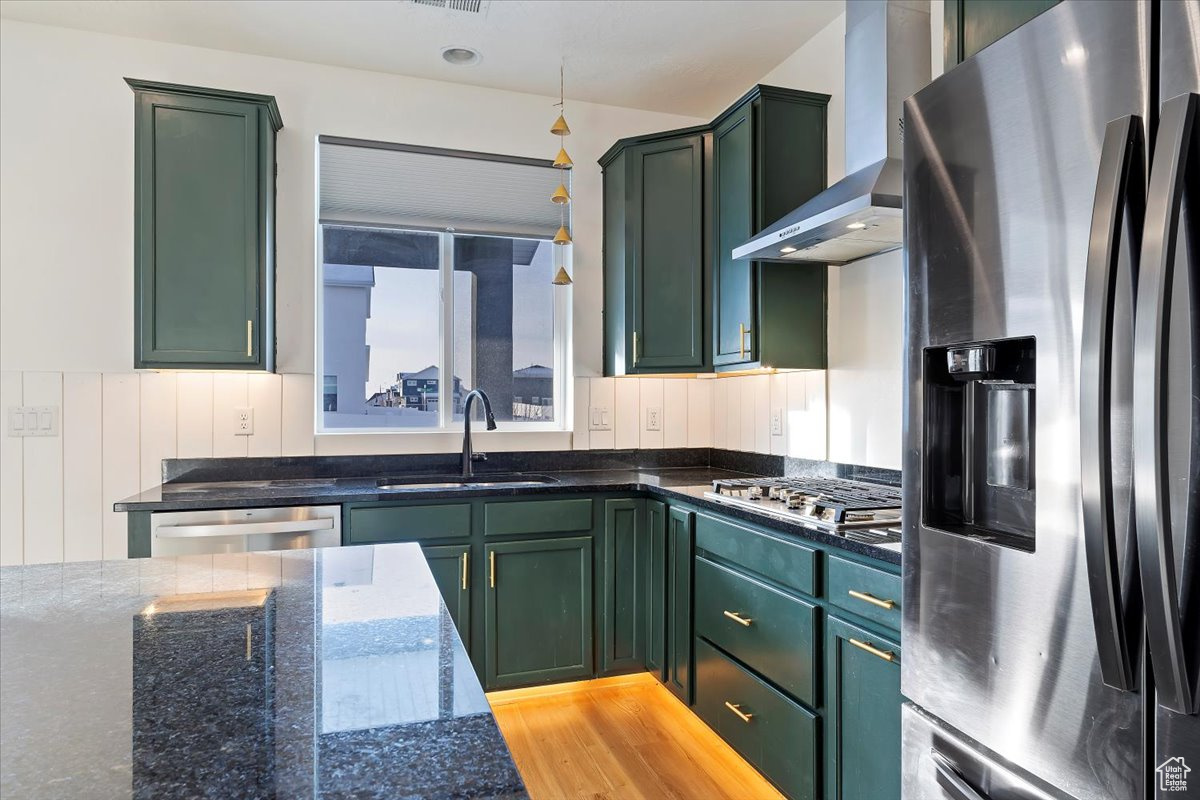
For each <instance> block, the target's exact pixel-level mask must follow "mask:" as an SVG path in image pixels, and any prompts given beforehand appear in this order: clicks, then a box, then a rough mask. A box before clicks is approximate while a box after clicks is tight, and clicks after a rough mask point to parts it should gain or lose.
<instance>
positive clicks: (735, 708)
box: [725, 700, 754, 722]
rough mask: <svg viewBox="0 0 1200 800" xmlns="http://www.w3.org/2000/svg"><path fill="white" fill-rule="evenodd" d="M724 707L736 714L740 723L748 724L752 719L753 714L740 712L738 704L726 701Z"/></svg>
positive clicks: (740, 708)
mask: <svg viewBox="0 0 1200 800" xmlns="http://www.w3.org/2000/svg"><path fill="white" fill-rule="evenodd" d="M725 707H726V708H728V709H729V710H730V711H732V712H733V713H735V714H737V717H738V719H740V720H741V721H742V722H749V721H750V720H752V719H754V715H753V714H747V713H746V712H745V711H742V706H741V704H740V703H731V702H729V701H728V700H726V701H725Z"/></svg>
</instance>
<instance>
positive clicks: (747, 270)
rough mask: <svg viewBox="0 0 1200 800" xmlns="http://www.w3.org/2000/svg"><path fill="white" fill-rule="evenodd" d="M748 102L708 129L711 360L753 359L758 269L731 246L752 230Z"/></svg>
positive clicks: (751, 139)
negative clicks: (712, 252)
mask: <svg viewBox="0 0 1200 800" xmlns="http://www.w3.org/2000/svg"><path fill="white" fill-rule="evenodd" d="M753 116H754V105H753V103H744V104H743V105H742V106H740V107H739V108H738V109H737V110H736V111H735V113H733V114H732V115H730V116H729V117H728V118H727V119H725V120H724V121H723V122H722V123H721V124H720V125H718V126H717V128H716V130H714V131H713V204H714V205H713V209H714V210H713V224H714V227H715V231H714V234H713V235H714V237H715V242H716V254H715V257H714V259H713V364H714V365H717V366H721V365H726V364H744V363H748V362H752V361H756V360H757V355H756V353H757V347H756V345H755V342H756V341H757V338H758V337H757V336H756V335H755V328H756V327H757V325H756V324H755V320H754V318H755V314H756V310H757V306H758V282H757V276H758V270H757V268H756V265H755V264H754V262H752V261H740V260H735V259H734V257H733V248H735V247H737V246H738V245H740V244H742V243H743V242H745V241H746V240H747V239H748V238H750V236H751V235H753V234H754V233H755V231H757V227H756V226H755V224H754V223H755V220H754V120H753Z"/></svg>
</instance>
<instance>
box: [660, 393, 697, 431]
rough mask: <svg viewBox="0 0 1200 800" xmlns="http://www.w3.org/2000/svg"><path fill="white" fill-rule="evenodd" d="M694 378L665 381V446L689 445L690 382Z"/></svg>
mask: <svg viewBox="0 0 1200 800" xmlns="http://www.w3.org/2000/svg"><path fill="white" fill-rule="evenodd" d="M694 382H695V381H694V380H665V381H663V400H662V404H663V442H662V445H663V447H687V443H688V419H689V418H690V415H689V412H688V384H690V383H694Z"/></svg>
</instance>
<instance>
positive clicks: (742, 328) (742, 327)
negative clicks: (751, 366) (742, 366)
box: [738, 322, 754, 361]
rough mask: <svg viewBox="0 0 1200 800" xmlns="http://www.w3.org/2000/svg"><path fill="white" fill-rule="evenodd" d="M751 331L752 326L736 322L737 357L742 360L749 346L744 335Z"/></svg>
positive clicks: (744, 358) (752, 331) (752, 330)
mask: <svg viewBox="0 0 1200 800" xmlns="http://www.w3.org/2000/svg"><path fill="white" fill-rule="evenodd" d="M752 333H754V329H753V328H747V327H746V323H744V322H739V323H738V358H739V359H740V360H742V361H745V360H746V353H748V352H749V351H750V348H749V347H747V346H746V336H748V335H749V334H752Z"/></svg>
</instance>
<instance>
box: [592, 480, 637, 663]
mask: <svg viewBox="0 0 1200 800" xmlns="http://www.w3.org/2000/svg"><path fill="white" fill-rule="evenodd" d="M644 512H645V501H644V500H635V499H621V500H605V501H604V579H603V581H602V590H603V597H604V605H603V607H602V610H601V618H600V633H601V637H602V641H601V645H600V671H601V672H602V673H605V674H611V673H617V672H628V671H630V670H635V669H637V670H641V669H644V668H645V665H646V659H645V647H646V630H645V626H646V617H647V615H646V610H645V605H646V560H647V557H648V556H649V550H648V548H647V546H646V545H647V538H646V525H645V521H644V517H643V515H644Z"/></svg>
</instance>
